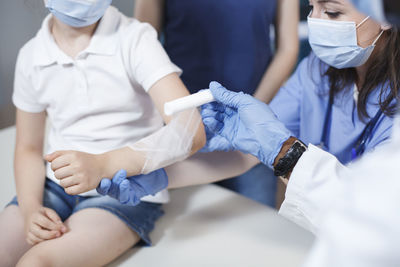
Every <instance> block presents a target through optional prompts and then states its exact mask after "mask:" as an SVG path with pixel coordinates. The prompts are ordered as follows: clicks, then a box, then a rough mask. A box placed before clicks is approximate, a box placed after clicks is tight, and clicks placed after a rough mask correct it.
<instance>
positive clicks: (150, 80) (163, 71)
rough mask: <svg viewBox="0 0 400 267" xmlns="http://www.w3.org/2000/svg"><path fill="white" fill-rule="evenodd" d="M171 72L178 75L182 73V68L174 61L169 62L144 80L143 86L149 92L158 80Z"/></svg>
mask: <svg viewBox="0 0 400 267" xmlns="http://www.w3.org/2000/svg"><path fill="white" fill-rule="evenodd" d="M171 73H177V74H178V75H181V74H182V70H181V69H180V68H178V67H177V66H176V65H175V64H173V63H170V64H167V65H165V66H164V67H162V68H159V69H158V70H157V71H156V72H154V73H153V74H152V75H150V76H149V77H147V78H146V80H144V81H143V83H142V86H143V88H144V90H145V91H146V92H148V91H149V90H150V88H151V87H152V86H153V85H154V84H155V83H156V82H158V81H159V80H161V79H162V78H164V77H165V76H167V75H168V74H171Z"/></svg>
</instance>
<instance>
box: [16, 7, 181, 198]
mask: <svg viewBox="0 0 400 267" xmlns="http://www.w3.org/2000/svg"><path fill="white" fill-rule="evenodd" d="M50 23H52V20H51V15H48V16H47V17H46V18H45V20H44V21H43V24H42V27H41V29H40V30H39V32H38V33H37V35H36V36H35V37H34V38H33V39H32V40H30V41H29V42H28V43H27V44H26V45H25V46H24V47H23V48H22V49H21V50H20V52H19V55H18V60H17V66H16V75H15V83H14V94H13V102H14V104H15V106H16V107H17V108H19V109H21V110H23V111H26V112H32V113H37V112H42V111H46V112H47V114H48V118H49V120H50V122H51V129H50V133H49V137H48V149H47V151H46V153H50V152H53V151H56V150H78V151H84V152H88V153H103V152H106V151H109V150H113V149H117V148H121V147H124V146H126V145H127V144H129V143H132V142H135V141H137V140H139V139H141V138H142V137H144V136H147V135H149V134H151V133H153V132H154V131H156V130H158V129H160V128H161V127H162V126H163V120H162V117H161V116H160V114H159V113H158V112H157V110H156V109H155V107H154V105H153V102H152V100H151V98H150V96H149V95H148V94H147V91H148V90H149V89H150V88H151V87H152V85H153V84H154V83H155V82H157V81H158V80H160V79H161V78H163V77H165V76H166V75H168V74H170V73H174V72H177V73H179V74H180V73H181V70H180V69H179V68H178V67H177V66H175V65H174V64H173V63H172V62H171V61H170V59H169V57H168V55H167V54H166V53H165V51H164V49H163V48H162V46H161V44H160V43H159V41H158V40H157V33H156V31H155V30H154V29H153V28H152V27H151V26H150V25H148V24H146V23H140V22H139V21H137V20H135V19H131V18H127V17H125V16H124V15H123V14H122V13H120V12H119V11H118V10H117V9H116V8H114V7H109V9H108V10H107V11H106V13H105V15H104V16H103V18H102V19H101V21H100V23H99V25H98V27H97V29H96V31H95V33H94V35H93V37H92V40H91V42H90V44H89V46H88V47H87V48H86V49H85V50H84V51H82V52H81V53H79V54H78V55H77V57H76V58H75V59H72V58H70V57H69V56H67V55H66V54H65V53H64V52H62V51H61V50H60V49H59V47H58V46H57V44H56V43H55V41H54V39H53V37H52V35H51V33H50ZM165 90H168V88H165ZM47 176H48V177H49V178H50V179H52V180H54V181H57V182H58V180H57V179H55V177H54V173H53V171H52V170H51V168H50V164H47ZM88 194H89V195H94V194H97V193H96V191H95V190H92V191H90V192H88V193H86V195H88ZM167 200H168V194H167V193H166V191H164V192H163V193H161V194H158V195H156V196H155V197H152V198H146V201H151V202H166V201H167Z"/></svg>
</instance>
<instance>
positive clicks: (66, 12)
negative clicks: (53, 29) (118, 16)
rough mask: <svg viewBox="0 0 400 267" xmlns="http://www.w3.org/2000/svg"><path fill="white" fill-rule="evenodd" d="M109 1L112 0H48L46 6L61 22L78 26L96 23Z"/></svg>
mask: <svg viewBox="0 0 400 267" xmlns="http://www.w3.org/2000/svg"><path fill="white" fill-rule="evenodd" d="M111 2H112V0H48V1H47V3H46V7H47V8H48V9H49V10H50V12H51V13H52V14H53V15H54V16H55V17H56V18H57V19H59V20H61V21H62V22H63V23H65V24H67V25H69V26H72V27H77V28H79V27H85V26H89V25H92V24H94V23H96V22H97V21H98V20H99V19H100V18H101V17H102V16H103V15H104V13H105V12H106V10H107V8H108V7H109V6H110V4H111Z"/></svg>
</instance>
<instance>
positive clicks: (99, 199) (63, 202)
mask: <svg viewBox="0 0 400 267" xmlns="http://www.w3.org/2000/svg"><path fill="white" fill-rule="evenodd" d="M8 205H18V201H17V197H14V198H13V199H12V200H11V202H10V203H8ZM43 205H44V206H45V207H47V208H50V209H53V210H55V211H56V212H57V213H58V215H59V216H60V218H61V220H63V221H65V220H66V219H67V218H68V217H69V216H71V215H72V214H74V213H75V212H78V211H80V210H83V209H89V208H98V209H103V210H107V211H109V212H111V213H112V214H114V215H115V216H117V217H118V218H119V219H120V220H122V221H123V222H124V223H126V224H127V225H128V227H129V228H130V229H132V230H133V231H134V232H136V233H137V234H138V235H139V236H140V237H141V240H142V242H141V243H142V244H144V245H149V246H150V245H151V240H150V237H149V233H150V232H151V231H152V230H153V229H154V224H155V222H156V220H157V219H158V218H160V217H161V216H162V215H163V214H164V211H163V210H162V205H161V204H157V203H150V202H141V203H140V204H139V205H137V206H128V205H123V204H121V203H119V202H118V200H116V199H114V198H111V197H108V196H100V195H99V196H89V197H83V196H71V195H68V194H67V193H65V191H64V189H63V188H62V187H61V186H59V185H58V184H56V183H55V182H53V181H52V180H50V179H46V183H45V190H44V196H43Z"/></svg>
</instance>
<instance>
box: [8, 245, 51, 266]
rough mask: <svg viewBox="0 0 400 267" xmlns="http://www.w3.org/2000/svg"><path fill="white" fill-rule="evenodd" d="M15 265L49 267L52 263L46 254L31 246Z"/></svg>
mask: <svg viewBox="0 0 400 267" xmlns="http://www.w3.org/2000/svg"><path fill="white" fill-rule="evenodd" d="M16 266H17V267H28V266H35V267H50V266H53V263H52V261H51V259H50V257H49V255H48V253H45V252H44V251H42V250H40V249H35V247H34V248H32V249H31V250H29V251H28V252H27V253H25V255H24V256H23V257H22V258H21V259H20V260H19V261H18V263H17V265H16Z"/></svg>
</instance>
